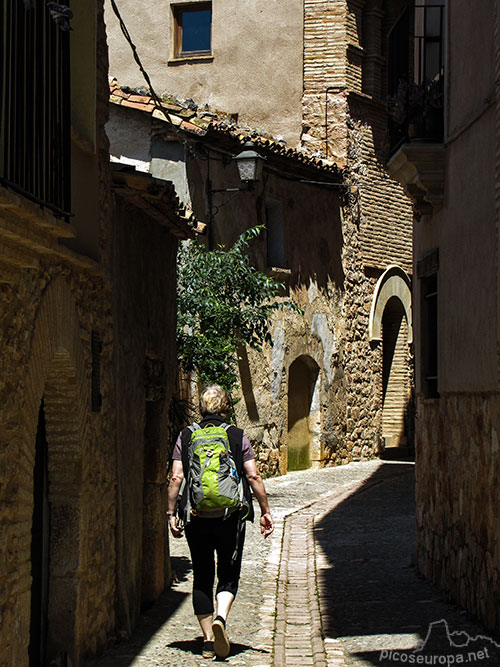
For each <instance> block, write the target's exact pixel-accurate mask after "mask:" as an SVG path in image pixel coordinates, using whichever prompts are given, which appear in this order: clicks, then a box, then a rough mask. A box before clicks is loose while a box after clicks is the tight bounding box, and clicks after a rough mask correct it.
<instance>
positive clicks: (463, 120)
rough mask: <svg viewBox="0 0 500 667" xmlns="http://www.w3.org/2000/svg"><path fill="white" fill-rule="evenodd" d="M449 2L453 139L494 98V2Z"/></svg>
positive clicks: (449, 122) (449, 105)
mask: <svg viewBox="0 0 500 667" xmlns="http://www.w3.org/2000/svg"><path fill="white" fill-rule="evenodd" d="M471 9H472V8H471V5H470V3H468V2H467V0H458V1H455V0H453V2H449V3H447V7H446V14H447V24H448V34H449V35H452V36H453V37H452V39H449V40H448V41H447V44H448V49H447V50H448V63H447V73H448V76H449V82H448V96H447V101H446V110H447V128H446V131H447V135H448V137H453V136H454V134H455V133H456V132H458V131H459V130H460V129H462V128H463V126H464V125H465V124H467V123H468V122H469V121H471V120H472V119H473V118H474V117H475V116H476V115H477V114H478V113H480V112H482V111H483V109H484V106H485V105H486V104H488V103H489V102H491V101H492V100H494V98H495V54H494V35H493V30H492V26H493V25H494V23H495V3H494V2H485V3H479V4H477V5H474V8H473V9H474V11H471Z"/></svg>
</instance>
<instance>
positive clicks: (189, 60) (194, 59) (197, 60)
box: [167, 53, 214, 65]
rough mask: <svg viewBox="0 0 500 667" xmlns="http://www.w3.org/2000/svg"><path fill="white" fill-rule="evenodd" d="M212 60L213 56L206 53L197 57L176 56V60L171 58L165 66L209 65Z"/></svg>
mask: <svg viewBox="0 0 500 667" xmlns="http://www.w3.org/2000/svg"><path fill="white" fill-rule="evenodd" d="M213 59H214V56H213V54H211V53H207V54H206V55H199V56H195V55H193V56H178V57H177V58H171V59H170V60H169V61H168V62H167V65H182V64H183V63H210V62H212V60H213Z"/></svg>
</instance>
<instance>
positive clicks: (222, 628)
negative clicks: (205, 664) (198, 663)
mask: <svg viewBox="0 0 500 667" xmlns="http://www.w3.org/2000/svg"><path fill="white" fill-rule="evenodd" d="M212 631H213V633H214V650H215V655H216V656H217V657H218V658H226V657H227V656H228V655H229V649H230V648H231V645H230V643H229V639H228V638H227V632H226V621H225V620H224V619H223V618H222V616H217V617H216V619H215V621H214V622H213V623H212Z"/></svg>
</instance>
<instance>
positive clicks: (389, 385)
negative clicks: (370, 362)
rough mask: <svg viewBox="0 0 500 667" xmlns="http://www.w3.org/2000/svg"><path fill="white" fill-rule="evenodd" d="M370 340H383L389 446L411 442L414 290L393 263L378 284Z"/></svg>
mask: <svg viewBox="0 0 500 667" xmlns="http://www.w3.org/2000/svg"><path fill="white" fill-rule="evenodd" d="M369 336H370V341H371V342H372V343H374V344H377V343H380V342H381V343H382V381H381V393H382V428H381V431H382V432H381V435H382V438H383V440H384V446H385V447H399V446H406V445H408V444H409V443H408V437H407V436H408V434H407V433H406V428H407V419H406V417H407V414H408V410H409V407H410V400H411V391H410V389H411V386H410V382H411V362H410V355H409V348H408V345H409V344H410V343H411V342H412V340H413V337H412V320H411V289H410V279H409V277H408V275H407V274H406V273H405V271H403V269H401V268H400V267H398V266H395V265H393V266H389V267H388V268H387V270H386V271H384V273H383V274H382V275H381V276H380V278H379V280H378V282H377V285H376V287H375V291H374V295H373V301H372V307H371V312H370V322H369Z"/></svg>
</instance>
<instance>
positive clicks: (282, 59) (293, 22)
mask: <svg viewBox="0 0 500 667" xmlns="http://www.w3.org/2000/svg"><path fill="white" fill-rule="evenodd" d="M173 4H176V3H169V2H162V3H158V2H153V3H148V4H138V3H137V2H135V0H125V1H123V2H121V3H120V11H121V13H122V16H123V19H124V21H125V23H126V24H127V27H128V29H129V32H130V34H131V35H132V38H133V40H134V42H135V44H136V45H137V48H138V51H139V54H140V56H141V59H142V61H143V64H144V66H145V68H146V70H147V71H148V73H149V74H150V76H151V80H152V82H153V86H154V87H155V89H156V90H157V92H158V93H159V94H163V93H167V94H169V95H172V96H174V97H178V98H181V99H187V98H192V99H193V100H194V101H195V102H196V103H198V104H200V105H204V104H208V105H209V106H210V107H212V108H214V109H219V110H221V111H225V112H227V113H230V114H237V116H238V120H239V122H240V123H241V124H243V125H245V124H247V125H250V126H251V127H256V128H259V129H260V130H262V131H265V132H270V133H271V134H273V135H276V136H282V137H284V138H285V139H286V140H287V141H288V142H289V143H290V144H291V145H296V144H297V143H298V141H299V137H300V125H301V97H302V46H301V45H302V41H303V35H302V24H303V9H302V0H287V2H286V3H285V2H280V1H279V0H253V1H252V2H250V1H248V0H245V1H244V2H239V3H238V4H237V6H235V3H234V2H231V0H217V2H213V15H212V54H213V59H212V60H209V61H207V60H199V59H198V60H195V59H192V60H184V61H175V60H173V55H174V53H173V16H172V10H171V6H172V5H173ZM106 24H107V29H108V39H109V46H110V75H111V76H115V77H116V78H117V79H118V80H119V81H120V83H121V84H122V85H127V86H131V87H136V86H140V87H144V86H145V85H146V84H145V81H144V79H143V77H142V75H141V73H140V71H139V69H138V67H137V65H136V63H135V61H134V60H133V57H132V52H131V50H130V47H129V45H128V44H127V42H126V41H125V39H124V37H123V35H122V33H121V31H120V28H119V25H118V23H117V20H116V18H115V16H114V14H113V13H112V9H111V6H110V3H109V2H106Z"/></svg>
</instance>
